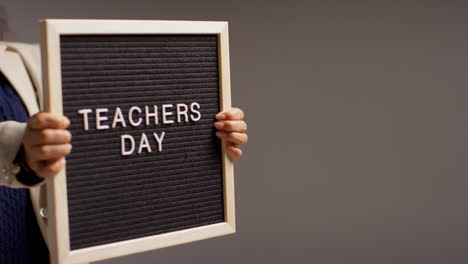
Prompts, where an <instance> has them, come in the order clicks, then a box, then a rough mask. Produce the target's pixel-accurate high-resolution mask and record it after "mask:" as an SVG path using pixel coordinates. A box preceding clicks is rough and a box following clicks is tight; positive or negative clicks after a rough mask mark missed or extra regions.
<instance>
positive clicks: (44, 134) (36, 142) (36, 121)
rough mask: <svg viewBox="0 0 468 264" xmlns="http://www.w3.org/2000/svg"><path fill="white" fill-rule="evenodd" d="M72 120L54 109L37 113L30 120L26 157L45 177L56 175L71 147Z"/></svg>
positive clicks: (27, 162)
mask: <svg viewBox="0 0 468 264" xmlns="http://www.w3.org/2000/svg"><path fill="white" fill-rule="evenodd" d="M69 125H70V120H69V119H68V118H67V117H65V116H63V115H58V114H53V113H45V112H41V113H37V114H35V115H33V116H32V117H30V118H29V119H28V122H27V128H26V132H25V134H24V137H23V141H22V143H23V148H24V161H25V162H26V164H27V165H28V166H29V168H31V169H32V170H33V171H34V172H35V173H36V175H37V176H39V177H41V178H46V177H53V176H55V175H56V174H57V173H58V172H59V171H60V170H61V169H62V168H63V167H64V166H65V156H66V155H68V154H69V153H70V151H71V144H70V140H71V133H70V132H69V131H68V130H67V127H68V126H69Z"/></svg>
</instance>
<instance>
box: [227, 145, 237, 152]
mask: <svg viewBox="0 0 468 264" xmlns="http://www.w3.org/2000/svg"><path fill="white" fill-rule="evenodd" d="M229 149H230V150H231V151H236V150H237V148H236V147H235V146H229Z"/></svg>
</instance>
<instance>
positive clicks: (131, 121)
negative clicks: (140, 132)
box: [128, 106, 143, 127]
mask: <svg viewBox="0 0 468 264" xmlns="http://www.w3.org/2000/svg"><path fill="white" fill-rule="evenodd" d="M133 111H137V112H138V113H139V114H141V109H140V108H139V107H138V106H132V107H130V110H128V122H129V123H130V125H132V126H134V127H137V126H139V125H140V124H141V122H142V121H143V120H142V119H141V117H138V121H137V122H135V120H133Z"/></svg>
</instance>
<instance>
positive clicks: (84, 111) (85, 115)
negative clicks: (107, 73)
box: [78, 109, 93, 131]
mask: <svg viewBox="0 0 468 264" xmlns="http://www.w3.org/2000/svg"><path fill="white" fill-rule="evenodd" d="M92 112H93V110H91V109H80V110H78V114H81V115H83V129H84V131H88V129H89V124H88V114H89V113H92Z"/></svg>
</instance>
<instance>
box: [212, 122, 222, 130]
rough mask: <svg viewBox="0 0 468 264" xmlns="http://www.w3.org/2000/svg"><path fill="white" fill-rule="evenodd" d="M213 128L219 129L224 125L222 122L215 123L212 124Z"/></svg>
mask: <svg viewBox="0 0 468 264" xmlns="http://www.w3.org/2000/svg"><path fill="white" fill-rule="evenodd" d="M214 126H215V127H216V128H217V129H221V128H223V127H224V123H223V122H215V123H214Z"/></svg>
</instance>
